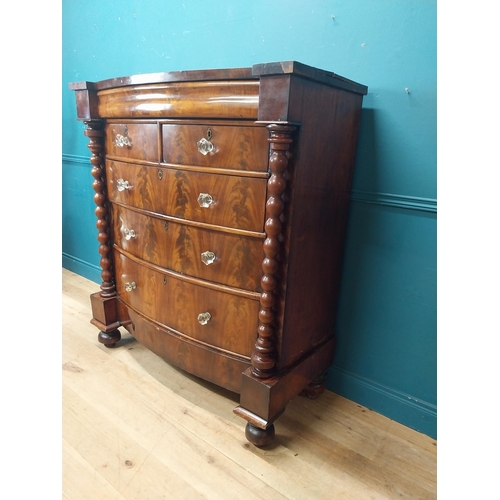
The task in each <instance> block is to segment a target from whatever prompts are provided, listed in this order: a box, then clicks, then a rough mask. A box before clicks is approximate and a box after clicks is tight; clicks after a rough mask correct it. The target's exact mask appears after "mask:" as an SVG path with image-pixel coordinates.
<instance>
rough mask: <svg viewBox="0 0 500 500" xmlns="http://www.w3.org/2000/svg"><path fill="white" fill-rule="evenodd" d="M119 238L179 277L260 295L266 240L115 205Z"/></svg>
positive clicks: (118, 241)
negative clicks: (256, 292) (197, 279)
mask: <svg viewBox="0 0 500 500" xmlns="http://www.w3.org/2000/svg"><path fill="white" fill-rule="evenodd" d="M112 213H113V240H114V241H115V243H116V244H117V245H118V246H120V247H121V248H123V249H124V250H125V251H127V252H129V253H132V254H133V255H135V256H136V257H139V258H140V259H143V260H146V261H148V262H151V263H152V264H156V265H158V266H161V267H164V268H167V269H172V270H173V271H176V272H178V273H182V274H187V275H190V276H195V277H198V278H202V279H205V280H209V281H213V282H216V283H222V284H224V285H229V286H233V287H237V288H242V289H245V290H252V291H260V290H261V287H260V278H261V276H262V271H261V263H262V242H263V240H262V239H259V238H254V237H247V236H239V235H235V234H229V233H224V232H221V231H211V230H208V229H203V228H200V227H196V226H190V225H187V224H179V223H176V222H172V221H167V220H164V219H161V218H159V217H154V216H151V215H148V214H144V213H141V212H138V211H136V210H131V209H127V208H124V207H120V206H117V205H113V208H112Z"/></svg>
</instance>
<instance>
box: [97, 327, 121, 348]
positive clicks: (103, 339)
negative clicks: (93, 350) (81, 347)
mask: <svg viewBox="0 0 500 500" xmlns="http://www.w3.org/2000/svg"><path fill="white" fill-rule="evenodd" d="M121 338H122V336H121V334H120V330H111V331H110V332H99V335H98V336H97V340H98V341H99V342H100V343H101V344H104V346H105V347H114V346H115V344H116V343H117V342H118V341H119V340H120V339H121Z"/></svg>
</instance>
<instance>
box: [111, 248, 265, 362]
mask: <svg viewBox="0 0 500 500" xmlns="http://www.w3.org/2000/svg"><path fill="white" fill-rule="evenodd" d="M114 256H115V269H116V289H117V292H118V295H119V296H120V297H121V298H122V300H123V301H124V302H125V304H127V305H129V306H131V307H132V308H133V309H135V310H137V311H138V312H140V313H142V314H144V315H145V316H146V317H149V318H151V319H153V318H154V320H155V321H157V322H159V323H161V324H163V325H165V326H167V327H170V328H173V329H174V330H177V331H178V332H180V333H182V334H183V335H186V336H188V337H190V338H192V339H195V340H197V341H199V342H202V343H205V344H208V345H211V346H215V347H217V348H220V349H223V350H225V351H228V352H231V353H235V354H238V355H241V356H248V357H249V356H250V355H251V352H252V349H253V347H254V344H255V340H256V338H257V327H258V316H259V301H258V300H255V299H250V298H247V297H242V296H238V295H233V294H231V293H226V292H222V291H218V290H213V289H208V288H205V287H203V286H200V285H196V284H193V283H190V282H188V281H184V280H182V279H179V278H175V277H172V276H171V275H166V274H163V273H161V272H159V271H157V270H154V269H151V268H149V267H147V266H145V265H141V264H139V263H137V262H135V261H133V260H132V259H129V258H128V257H126V256H125V255H123V254H122V253H120V252H118V251H116V250H115V252H114Z"/></svg>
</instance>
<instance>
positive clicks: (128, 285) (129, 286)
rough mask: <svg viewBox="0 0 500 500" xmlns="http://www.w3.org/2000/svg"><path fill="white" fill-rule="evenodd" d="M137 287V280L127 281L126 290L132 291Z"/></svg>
mask: <svg viewBox="0 0 500 500" xmlns="http://www.w3.org/2000/svg"><path fill="white" fill-rule="evenodd" d="M136 288H137V283H136V282H135V281H132V283H128V282H127V283H125V291H126V292H131V291H132V290H135V289H136Z"/></svg>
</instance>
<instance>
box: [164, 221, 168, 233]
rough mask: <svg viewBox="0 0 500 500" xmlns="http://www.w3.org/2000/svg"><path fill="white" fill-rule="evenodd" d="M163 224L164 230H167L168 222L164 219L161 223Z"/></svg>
mask: <svg viewBox="0 0 500 500" xmlns="http://www.w3.org/2000/svg"><path fill="white" fill-rule="evenodd" d="M163 226H164V227H165V231H168V222H167V221H165V223H164V224H163Z"/></svg>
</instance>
